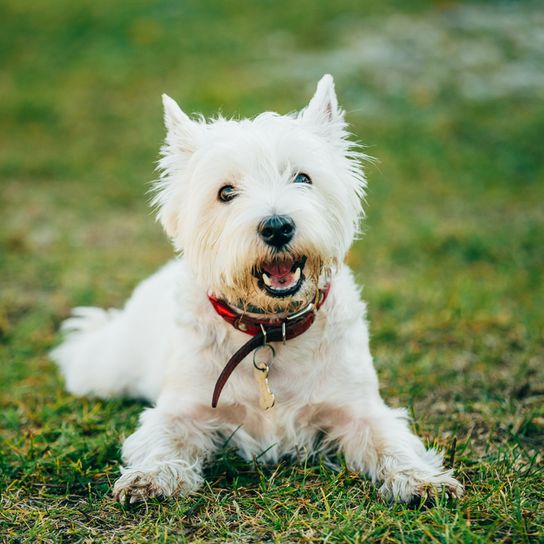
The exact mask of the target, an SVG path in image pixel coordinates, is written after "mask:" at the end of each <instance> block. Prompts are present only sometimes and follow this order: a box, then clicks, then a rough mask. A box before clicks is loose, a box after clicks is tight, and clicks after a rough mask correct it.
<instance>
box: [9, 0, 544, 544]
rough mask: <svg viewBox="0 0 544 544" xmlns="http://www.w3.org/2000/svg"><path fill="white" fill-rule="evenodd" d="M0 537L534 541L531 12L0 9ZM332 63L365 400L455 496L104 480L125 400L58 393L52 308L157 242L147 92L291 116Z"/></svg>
mask: <svg viewBox="0 0 544 544" xmlns="http://www.w3.org/2000/svg"><path fill="white" fill-rule="evenodd" d="M0 21H1V22H0V30H1V32H0V65H1V70H0V96H1V97H2V99H1V100H0V118H1V119H2V124H1V126H2V131H1V132H0V189H1V191H0V214H1V215H0V217H1V221H0V493H1V497H0V542H91V541H92V542H112V541H116V542H117V541H119V542H120V541H125V542H155V541H156V542H177V541H179V542H183V541H197V542H198V541H200V542H214V541H215V542H222V541H235V542H255V541H276V542H294V541H295V542H296V541H316V542H321V541H328V542H414V543H416V542H537V541H542V539H543V538H544V536H543V535H544V533H543V530H544V511H543V503H544V501H543V499H544V497H543V495H544V492H543V489H544V486H543V477H544V464H543V457H542V455H543V454H542V451H543V446H544V438H543V437H544V409H543V405H544V403H543V400H544V379H543V378H544V358H543V352H544V350H543V348H544V341H543V334H542V333H543V331H542V322H543V311H542V306H543V304H544V287H543V281H542V276H543V273H544V249H543V232H544V230H543V227H544V208H543V206H542V202H543V201H544V153H543V140H544V100H543V98H544V72H543V71H542V66H544V34H543V31H542V28H544V8H543V7H542V4H539V3H536V2H535V3H532V2H513V1H512V2H482V3H475V2H455V1H450V2H445V1H444V2H442V1H436V2H423V1H416V2H410V3H407V2H401V1H400V0H399V1H397V2H396V1H393V0H388V1H378V0H374V1H367V2H362V1H355V0H353V1H344V0H342V1H336V2H326V1H325V0H320V1H310V0H304V1H297V2H288V1H284V0H276V1H275V2H272V1H268V0H267V1H262V2H251V3H250V2H242V1H241V0H234V1H229V2H210V1H197V0H191V1H187V0H186V1H178V2H175V1H168V2H167V1H162V0H161V1H148V2H144V1H143V0H137V1H132V2H130V3H129V2H115V3H114V2H106V1H105V0H81V1H78V2H70V1H68V0H34V1H33V2H32V3H26V2H20V1H17V0H4V2H2V5H1V6H0ZM325 72H331V73H333V74H334V75H335V77H336V82H337V90H338V95H339V99H340V101H341V103H342V104H343V105H344V107H345V108H346V110H347V117H348V119H349V121H350V123H351V124H352V129H353V132H354V134H356V135H357V138H359V139H360V140H361V141H363V142H364V143H365V144H366V145H367V146H368V147H367V149H366V151H367V152H368V153H369V154H370V155H372V156H374V157H376V159H377V161H376V163H374V164H369V165H368V166H367V174H368V179H369V192H368V196H367V199H366V210H367V214H366V218H365V221H364V226H363V236H362V237H361V239H360V240H358V241H357V242H356V244H355V245H354V248H353V250H352V252H351V253H350V255H349V262H350V264H351V266H352V267H353V268H354V269H355V271H356V274H357V278H358V280H359V282H360V283H361V284H362V285H364V291H363V293H364V297H365V299H366V300H367V301H368V305H369V317H370V322H371V333H372V349H373V353H374V355H375V361H376V366H377V369H378V372H379V374H380V377H381V384H382V392H383V395H384V397H385V398H386V399H387V400H388V402H389V403H390V404H391V405H393V406H408V407H409V410H410V412H411V413H412V415H413V416H414V427H415V428H416V430H417V432H418V433H419V434H420V435H422V436H423V437H424V439H425V441H426V442H427V443H428V444H436V445H438V446H439V447H441V448H443V449H444V450H446V451H447V452H448V460H449V462H450V463H452V464H453V466H454V468H455V471H456V474H457V476H458V478H459V479H460V480H461V481H463V482H464V484H465V486H466V495H465V496H464V497H463V498H462V499H461V500H459V501H457V502H448V501H447V500H445V499H444V498H441V499H439V500H438V502H437V504H436V505H435V506H434V507H432V508H428V507H425V506H423V505H422V506H419V507H410V508H409V507H407V506H403V505H390V504H387V503H385V502H383V501H382V500H380V499H379V498H378V496H377V494H376V491H375V490H374V488H373V487H372V486H371V485H370V483H369V482H368V481H367V480H366V479H365V478H364V477H362V476H359V475H357V474H353V473H349V472H347V471H346V470H345V469H344V468H342V461H341V459H340V460H338V464H339V469H338V470H336V471H333V470H331V469H330V468H328V467H327V466H326V464H325V463H324V462H321V461H319V460H317V461H315V462H314V463H312V464H310V465H309V466H305V467H300V466H292V465H289V464H285V465H281V466H279V467H271V468H266V469H265V468H262V467H258V466H253V464H246V463H243V462H241V461H240V460H238V459H237V457H236V456H235V455H234V454H233V453H232V452H231V451H229V450H228V449H225V451H224V452H223V453H222V455H221V456H220V458H219V459H218V461H217V463H216V464H214V465H213V466H211V467H209V469H208V471H207V483H206V486H205V487H204V488H203V489H202V491H201V492H200V493H199V494H198V495H196V496H193V497H190V498H185V499H179V500H175V501H165V502H161V501H156V500H153V501H150V502H148V503H147V504H144V505H140V506H136V507H132V508H128V507H124V506H121V505H119V504H116V503H115V502H114V501H113V500H112V498H111V496H110V489H111V486H112V483H113V481H114V480H115V479H116V477H117V475H118V472H119V446H120V442H121V440H122V437H123V436H127V435H128V434H130V433H131V432H132V430H133V429H134V427H135V424H136V420H137V416H138V413H139V412H140V411H141V410H142V406H143V405H142V404H141V403H139V402H135V401H130V402H129V401H123V400H118V401H108V402H100V401H92V400H86V399H77V398H73V397H71V396H70V395H67V394H66V393H65V392H64V391H63V384H62V380H61V378H60V377H59V375H58V373H57V371H56V369H55V368H54V366H53V365H52V364H51V363H50V362H49V361H48V358H47V352H48V350H49V349H50V348H51V347H52V346H53V345H55V343H56V342H58V340H59V336H58V333H57V329H58V325H59V323H60V321H61V320H62V319H63V318H64V317H66V316H67V314H68V313H69V311H70V308H71V307H72V306H77V305H89V304H92V305H100V306H106V307H109V306H119V305H121V304H122V303H123V301H124V300H125V298H126V297H127V296H128V294H129V293H130V291H131V289H132V288H133V287H134V286H135V285H136V284H137V283H138V281H140V280H141V279H142V278H144V277H146V276H147V275H148V274H150V273H151V272H152V271H153V270H155V269H156V268H157V267H158V266H160V265H161V264H162V263H163V262H164V261H166V260H167V259H168V258H170V256H171V255H172V250H171V248H170V247H169V244H168V242H167V241H166V238H165V236H164V235H163V233H162V232H161V230H160V228H159V226H158V225H157V224H156V223H155V222H154V219H153V217H152V214H151V212H150V210H149V207H148V195H147V194H146V192H147V190H148V188H149V185H148V182H149V181H150V180H152V179H153V178H154V176H155V175H156V174H155V172H154V165H155V161H156V159H157V155H158V148H159V145H160V141H161V138H162V137H163V127H162V121H161V117H162V113H161V105H160V94H161V93H162V92H167V93H168V94H170V95H171V96H173V97H175V98H176V99H178V100H179V102H180V104H181V105H182V106H183V108H184V109H185V110H187V111H201V112H203V113H205V114H210V115H211V114H213V113H214V112H216V111H217V110H221V111H222V112H223V113H225V114H227V115H240V116H251V115H254V114H256V113H258V112H260V111H262V110H265V109H272V110H275V111H279V112H288V111H293V110H295V109H297V108H300V107H302V106H303V105H304V104H305V103H306V101H307V100H308V98H309V96H310V95H311V93H312V91H313V88H314V85H315V82H316V81H317V79H318V78H319V76H320V75H322V74H323V73H325Z"/></svg>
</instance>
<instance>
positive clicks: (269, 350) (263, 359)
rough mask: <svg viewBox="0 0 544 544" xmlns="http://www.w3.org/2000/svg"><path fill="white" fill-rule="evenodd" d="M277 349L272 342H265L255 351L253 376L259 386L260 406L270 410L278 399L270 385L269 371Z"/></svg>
mask: <svg viewBox="0 0 544 544" xmlns="http://www.w3.org/2000/svg"><path fill="white" fill-rule="evenodd" d="M274 355H275V351H274V348H273V347H272V346H271V345H270V344H264V345H263V346H260V347H258V348H257V349H256V350H255V351H254V352H253V376H254V377H255V380H256V382H257V384H258V386H259V406H260V407H261V408H262V409H263V410H269V409H270V408H272V407H273V406H274V404H276V399H275V397H274V394H273V393H272V391H270V387H269V385H268V373H269V372H270V364H271V363H272V359H273V358H274Z"/></svg>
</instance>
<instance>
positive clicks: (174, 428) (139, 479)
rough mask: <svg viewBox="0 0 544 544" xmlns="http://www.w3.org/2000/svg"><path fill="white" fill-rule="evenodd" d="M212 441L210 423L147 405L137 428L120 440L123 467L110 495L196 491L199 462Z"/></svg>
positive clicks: (139, 497) (125, 498) (132, 497)
mask: <svg viewBox="0 0 544 544" xmlns="http://www.w3.org/2000/svg"><path fill="white" fill-rule="evenodd" d="M216 444H217V433H216V426H214V424H213V423H211V422H208V421H205V420H199V419H198V418H195V417H194V416H189V415H187V416H186V417H184V416H180V415H173V414H172V413H170V412H167V411H165V410H163V409H161V408H149V409H147V410H146V411H145V412H143V413H142V415H141V417H140V427H139V428H138V430H137V431H136V432H135V433H134V434H132V435H131V436H129V437H128V438H127V439H126V440H125V443H124V444H123V461H124V462H125V467H123V468H122V469H121V473H122V475H121V477H120V478H119V479H118V480H117V482H116V483H115V486H114V489H113V495H114V497H115V498H116V499H117V500H118V501H120V502H129V503H133V502H138V501H143V500H145V499H147V498H149V497H171V496H177V495H187V494H189V493H192V492H194V491H196V490H197V489H198V488H199V487H200V485H201V483H202V465H203V463H204V461H205V460H206V459H207V458H208V457H209V456H210V455H211V454H212V453H213V451H214V449H215V447H216Z"/></svg>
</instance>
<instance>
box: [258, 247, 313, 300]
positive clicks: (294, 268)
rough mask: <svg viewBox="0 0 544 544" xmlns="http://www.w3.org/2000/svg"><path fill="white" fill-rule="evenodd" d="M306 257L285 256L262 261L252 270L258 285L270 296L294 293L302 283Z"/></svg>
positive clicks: (284, 295)
mask: <svg viewBox="0 0 544 544" xmlns="http://www.w3.org/2000/svg"><path fill="white" fill-rule="evenodd" d="M305 264H306V257H302V258H300V259H295V258H293V257H289V256H285V257H278V258H276V259H273V260H271V261H267V262H264V263H262V264H261V265H260V267H259V268H257V269H256V270H255V271H254V275H255V277H256V278H257V281H258V284H259V287H260V288H261V289H262V290H263V291H265V292H266V293H267V294H269V295H270V296H272V297H288V296H291V295H294V294H295V293H296V292H297V291H298V290H299V289H300V287H301V285H302V284H303V283H304V279H305V278H304V274H303V270H304V265H305Z"/></svg>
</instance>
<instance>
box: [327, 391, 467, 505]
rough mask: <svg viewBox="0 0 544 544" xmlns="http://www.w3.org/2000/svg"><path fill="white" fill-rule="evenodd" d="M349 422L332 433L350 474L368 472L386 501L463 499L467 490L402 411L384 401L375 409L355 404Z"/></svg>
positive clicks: (344, 422)
mask: <svg viewBox="0 0 544 544" xmlns="http://www.w3.org/2000/svg"><path fill="white" fill-rule="evenodd" d="M348 413H349V415H348V417H347V419H346V420H344V421H343V422H342V423H341V424H339V425H338V426H336V427H334V428H333V429H332V430H331V437H330V438H331V439H333V440H335V441H336V442H337V443H339V444H340V448H341V450H342V451H343V453H344V456H345V459H346V463H347V466H348V468H349V469H350V470H355V471H359V472H364V473H367V474H368V475H369V476H370V477H371V478H372V481H373V482H374V483H378V482H380V484H381V485H380V487H379V492H380V494H381V495H382V496H383V497H384V498H386V499H388V500H398V501H402V502H412V501H414V500H417V499H418V498H420V497H428V496H433V495H437V494H439V493H440V492H441V491H442V490H443V491H444V492H445V493H446V494H447V495H449V496H452V497H460V496H461V495H462V493H463V486H462V485H461V484H460V483H459V482H458V481H457V480H456V479H455V478H454V477H453V475H452V470H448V469H445V468H444V467H443V465H442V455H441V454H440V453H438V452H437V451H436V450H434V449H429V450H426V449H425V446H424V445H423V443H422V441H421V440H420V439H419V438H418V437H417V436H416V435H415V434H414V433H412V432H411V430H410V429H409V426H408V421H407V417H406V413H405V411H404V410H394V409H391V408H389V407H388V406H386V405H385V404H384V403H383V401H381V399H379V398H378V399H376V402H375V404H373V405H369V404H366V405H364V406H363V405H356V406H352V407H351V409H349V410H348Z"/></svg>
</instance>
